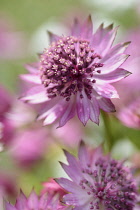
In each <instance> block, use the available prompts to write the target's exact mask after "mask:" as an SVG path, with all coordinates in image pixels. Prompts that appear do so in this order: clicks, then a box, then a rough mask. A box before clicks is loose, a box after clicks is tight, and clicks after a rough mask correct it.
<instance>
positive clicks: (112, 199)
mask: <svg viewBox="0 0 140 210" xmlns="http://www.w3.org/2000/svg"><path fill="white" fill-rule="evenodd" d="M65 154H66V157H67V160H68V163H69V165H66V164H63V163H62V167H63V169H64V170H65V172H66V173H67V174H68V176H69V177H70V178H71V181H70V180H68V179H66V178H60V179H57V182H58V183H59V184H60V185H61V186H62V187H63V188H64V189H66V190H67V191H68V192H69V194H67V195H64V197H63V199H64V202H65V203H66V204H68V205H73V206H74V209H75V210H89V209H94V210H97V209H99V210H124V209H125V210H126V209H127V210H132V209H133V207H134V206H135V204H136V197H137V190H136V182H135V180H134V179H133V177H132V174H131V172H130V170H129V169H128V168H127V167H125V166H124V165H123V162H120V161H116V160H113V159H111V157H110V156H109V155H108V156H104V155H103V154H102V152H101V148H100V147H99V148H97V149H95V150H92V151H89V150H88V149H87V148H86V146H85V145H84V144H83V143H81V145H80V148H79V154H78V160H77V159H76V158H75V157H74V156H72V155H71V154H69V153H68V152H65Z"/></svg>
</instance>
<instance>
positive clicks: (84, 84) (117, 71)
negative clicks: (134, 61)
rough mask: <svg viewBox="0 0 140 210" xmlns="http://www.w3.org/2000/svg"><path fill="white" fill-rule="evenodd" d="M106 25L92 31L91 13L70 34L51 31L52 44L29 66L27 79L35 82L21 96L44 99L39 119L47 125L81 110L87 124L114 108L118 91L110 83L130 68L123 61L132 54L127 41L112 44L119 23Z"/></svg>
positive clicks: (25, 77) (72, 115) (64, 119)
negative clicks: (125, 67)
mask: <svg viewBox="0 0 140 210" xmlns="http://www.w3.org/2000/svg"><path fill="white" fill-rule="evenodd" d="M112 28H113V26H112V25H110V26H108V27H106V28H104V27H103V24H102V25H101V26H100V27H99V29H98V30H97V31H96V33H95V34H93V27H92V21H91V18H88V19H87V20H86V21H85V22H84V23H83V24H80V23H79V22H78V21H77V20H76V21H75V23H74V26H73V27H72V30H71V33H70V35H69V36H57V35H54V34H52V33H50V40H51V45H50V47H49V48H48V49H45V50H44V52H43V53H42V54H41V55H40V62H39V63H37V64H36V66H29V65H28V66H27V68H28V70H29V72H30V74H27V75H22V78H23V79H24V80H26V81H28V82H30V83H32V85H34V86H33V87H32V88H31V89H30V90H29V91H28V92H27V93H26V94H25V95H24V96H23V97H22V100H23V101H26V102H29V103H44V105H43V108H42V110H41V113H40V115H39V117H38V119H45V120H44V125H47V124H50V123H52V122H54V121H55V120H57V119H59V126H60V127H61V126H63V125H65V123H66V122H67V121H68V120H69V119H71V118H72V117H74V115H76V114H77V115H78V117H79V119H80V121H81V122H82V123H83V124H84V125H85V124H86V123H87V121H88V120H89V119H90V120H91V121H93V122H95V123H97V124H98V123H99V112H100V109H103V110H104V111H106V112H114V111H115V108H114V105H113V104H112V102H111V100H110V98H117V97H118V94H117V91H116V90H115V88H114V87H113V86H112V85H110V83H113V82H116V81H118V80H121V79H122V78H124V77H126V76H128V75H129V74H130V73H129V72H128V71H126V70H124V69H122V68H120V66H121V64H122V63H123V62H124V61H125V60H126V59H127V57H128V55H126V54H125V53H124V51H125V49H126V47H127V46H128V44H129V43H128V42H127V43H121V44H118V45H115V46H114V47H112V44H113V41H114V39H115V36H116V31H117V28H115V29H112Z"/></svg>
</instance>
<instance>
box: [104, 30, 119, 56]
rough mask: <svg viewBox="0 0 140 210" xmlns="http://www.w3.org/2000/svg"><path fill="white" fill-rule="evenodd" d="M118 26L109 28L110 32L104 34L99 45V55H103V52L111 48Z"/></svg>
mask: <svg viewBox="0 0 140 210" xmlns="http://www.w3.org/2000/svg"><path fill="white" fill-rule="evenodd" d="M117 30H118V27H116V28H114V29H113V30H111V31H110V32H108V33H107V34H106V36H105V37H104V39H103V41H102V43H101V46H100V49H101V51H100V54H101V56H105V54H106V53H107V52H108V50H109V49H110V48H111V46H112V44H113V42H114V39H115V37H116V33H117Z"/></svg>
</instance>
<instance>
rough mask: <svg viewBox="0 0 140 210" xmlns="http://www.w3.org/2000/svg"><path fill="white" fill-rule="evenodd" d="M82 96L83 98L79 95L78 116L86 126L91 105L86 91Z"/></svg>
mask: <svg viewBox="0 0 140 210" xmlns="http://www.w3.org/2000/svg"><path fill="white" fill-rule="evenodd" d="M82 95H83V98H80V93H77V115H78V117H79V120H80V121H81V122H82V123H83V124H84V125H86V123H87V121H88V119H89V114H90V107H89V104H90V103H89V99H88V98H87V96H86V94H85V92H84V91H83V92H82Z"/></svg>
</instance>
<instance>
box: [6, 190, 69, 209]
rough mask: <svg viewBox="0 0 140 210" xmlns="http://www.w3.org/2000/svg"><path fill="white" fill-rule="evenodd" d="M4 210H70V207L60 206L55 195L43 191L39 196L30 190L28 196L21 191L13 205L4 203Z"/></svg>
mask: <svg viewBox="0 0 140 210" xmlns="http://www.w3.org/2000/svg"><path fill="white" fill-rule="evenodd" d="M5 210H70V207H69V208H67V207H66V206H62V205H61V204H60V201H59V196H57V195H55V196H53V197H52V196H51V195H49V194H47V193H45V194H43V195H42V196H41V197H39V196H37V195H36V193H35V192H34V191H32V192H31V194H30V196H29V198H26V196H25V195H24V194H23V193H22V192H21V193H20V196H19V197H18V198H17V201H16V203H15V205H14V206H13V205H12V204H10V203H6V209H5Z"/></svg>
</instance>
